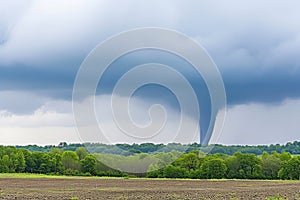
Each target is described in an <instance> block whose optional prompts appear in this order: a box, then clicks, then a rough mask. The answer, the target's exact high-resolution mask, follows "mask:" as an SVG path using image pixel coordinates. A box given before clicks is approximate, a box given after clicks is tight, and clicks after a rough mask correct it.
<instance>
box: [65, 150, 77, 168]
mask: <svg viewBox="0 0 300 200" xmlns="http://www.w3.org/2000/svg"><path fill="white" fill-rule="evenodd" d="M61 161H62V164H63V166H64V169H66V170H78V169H79V158H78V155H77V154H76V153H75V152H74V151H65V152H64V153H63V154H62V158H61Z"/></svg>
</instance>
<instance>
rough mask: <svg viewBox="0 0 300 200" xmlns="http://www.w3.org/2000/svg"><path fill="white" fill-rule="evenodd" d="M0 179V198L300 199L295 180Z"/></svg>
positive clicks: (299, 188) (6, 177) (36, 177)
mask: <svg viewBox="0 0 300 200" xmlns="http://www.w3.org/2000/svg"><path fill="white" fill-rule="evenodd" d="M0 177H1V178H0V199H232V200H233V199H266V198H267V197H274V196H276V195H279V196H280V197H283V198H288V199H300V193H299V190H300V182H297V181H250V180H219V181H218V180H170V179H165V180H161V179H124V178H74V177H71V178H64V177H52V178H49V177H48V176H41V177H39V176H30V175H29V176H27V177H19V176H9V175H4V176H3V175H1V176H0Z"/></svg>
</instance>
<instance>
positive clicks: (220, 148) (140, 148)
mask: <svg viewBox="0 0 300 200" xmlns="http://www.w3.org/2000/svg"><path fill="white" fill-rule="evenodd" d="M79 147H86V148H87V149H88V152H90V153H100V154H118V155H125V156H128V155H134V154H137V153H154V152H165V153H167V152H171V151H173V150H175V151H178V152H185V153H188V152H191V151H194V150H201V151H204V152H208V150H211V151H210V152H209V154H216V153H221V154H227V155H233V154H234V153H236V152H241V153H244V154H255V155H262V154H263V152H267V153H269V154H271V153H272V152H277V153H283V152H288V153H291V154H293V155H296V154H300V142H298V141H295V142H288V143H287V144H285V145H280V144H275V145H274V144H271V145H258V146H249V145H246V146H242V145H231V146H224V145H220V144H216V145H209V146H202V145H201V144H197V143H194V144H190V145H185V144H178V143H170V144H167V145H165V144H153V143H143V144H131V145H130V144H116V145H107V144H99V143H85V144H67V143H65V142H61V143H60V144H59V145H58V146H54V145H48V146H37V145H27V146H17V148H25V149H28V150H29V151H41V152H49V151H50V150H51V149H53V148H59V149H61V150H64V151H68V150H69V151H76V150H78V151H79V152H78V155H79V159H81V156H84V154H85V152H80V151H82V149H81V150H80V148H79ZM83 149H84V148H83Z"/></svg>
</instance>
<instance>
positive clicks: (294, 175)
mask: <svg viewBox="0 0 300 200" xmlns="http://www.w3.org/2000/svg"><path fill="white" fill-rule="evenodd" d="M279 177H280V178H281V179H290V180H299V178H300V157H298V156H297V157H292V158H291V159H290V160H289V161H288V162H286V163H285V164H284V165H283V167H282V168H281V169H280V171H279Z"/></svg>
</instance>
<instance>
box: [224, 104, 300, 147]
mask: <svg viewBox="0 0 300 200" xmlns="http://www.w3.org/2000/svg"><path fill="white" fill-rule="evenodd" d="M299 119H300V99H296V100H291V99H287V100H285V101H284V102H283V103H281V104H273V105H272V104H271V105H266V104H254V103H252V104H244V105H236V106H233V107H231V108H229V110H228V112H227V118H226V122H225V126H224V129H223V132H222V134H221V137H220V138H219V142H220V143H223V144H274V143H281V144H284V143H286V142H288V141H296V140H299V139H300V126H299V122H300V121H299Z"/></svg>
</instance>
